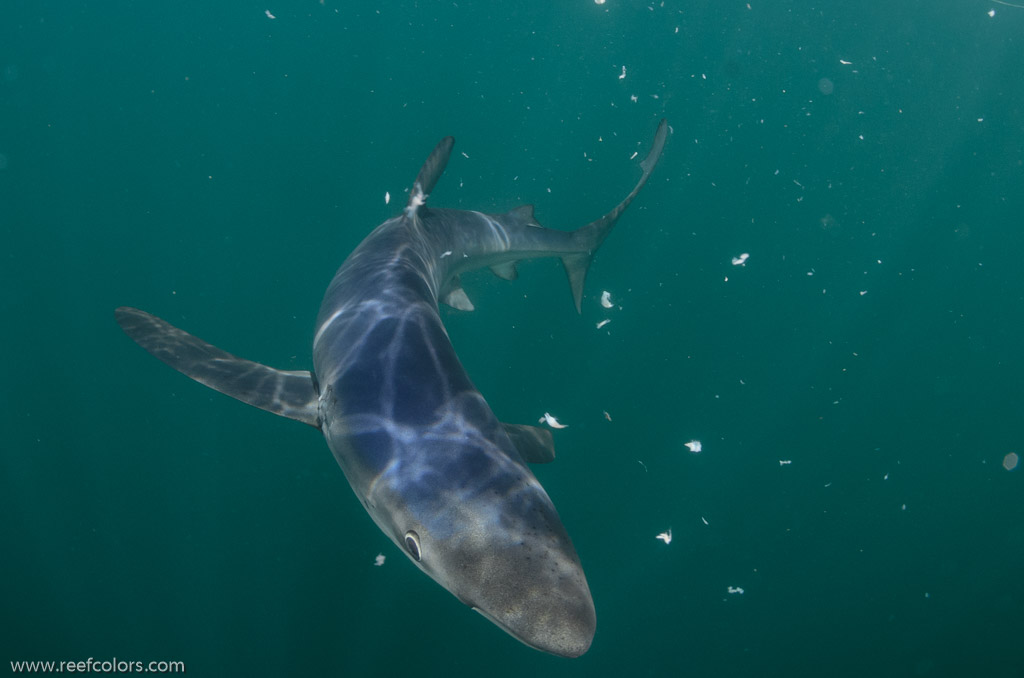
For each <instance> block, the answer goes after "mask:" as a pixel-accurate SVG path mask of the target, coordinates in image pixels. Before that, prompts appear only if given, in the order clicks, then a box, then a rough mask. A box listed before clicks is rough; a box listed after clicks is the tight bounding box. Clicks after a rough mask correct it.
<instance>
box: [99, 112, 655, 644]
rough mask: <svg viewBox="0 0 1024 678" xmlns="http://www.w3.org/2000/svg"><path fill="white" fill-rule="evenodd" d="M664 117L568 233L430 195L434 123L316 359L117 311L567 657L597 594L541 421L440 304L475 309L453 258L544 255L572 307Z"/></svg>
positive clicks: (511, 628) (435, 564) (451, 582)
mask: <svg viewBox="0 0 1024 678" xmlns="http://www.w3.org/2000/svg"><path fill="white" fill-rule="evenodd" d="M667 132H668V129H667V125H666V123H665V121H662V122H661V124H660V125H659V127H658V131H657V133H656V135H655V140H654V143H653V144H652V147H651V149H650V151H649V153H648V155H647V156H646V158H645V160H644V161H643V162H642V163H641V167H642V170H643V174H642V176H641V178H640V180H639V181H638V183H637V184H636V186H635V187H634V189H633V190H632V192H630V193H629V195H628V196H627V197H626V198H625V199H624V200H623V201H622V202H621V203H619V204H618V205H617V206H616V207H615V208H614V209H613V210H612V211H611V212H609V213H608V214H606V215H605V216H603V217H601V218H600V219H598V220H597V221H594V222H591V223H590V224H588V225H586V226H584V227H582V228H580V229H577V230H576V231H557V230H552V229H547V228H543V227H541V226H540V225H539V224H538V223H537V222H536V220H535V219H534V216H533V208H532V207H530V206H523V207H520V208H516V209H514V210H512V211H510V212H507V213H505V214H500V215H493V214H483V213H480V212H473V211H463V210H452V209H436V208H432V207H427V206H426V200H427V196H428V195H429V193H430V192H431V191H432V190H433V188H434V185H435V184H436V183H437V180H438V179H439V178H440V176H441V174H442V173H443V171H444V168H445V165H446V164H447V161H448V157H449V155H450V153H451V149H452V146H453V144H454V140H453V139H452V138H451V137H447V138H445V139H443V140H442V141H441V142H440V143H439V144H438V145H437V147H436V148H435V149H434V151H433V152H432V153H431V154H430V156H429V157H428V158H427V160H426V162H425V163H424V165H423V167H422V169H421V170H420V172H419V174H418V175H417V178H416V181H415V183H414V184H413V188H412V190H411V191H410V197H409V202H408V204H407V206H406V208H405V209H404V210H403V211H402V213H401V214H400V215H398V216H396V217H394V218H392V219H389V220H388V221H386V222H384V223H383V224H381V225H380V226H378V227H377V228H376V229H375V230H374V231H373V232H372V233H370V235H368V236H367V237H366V239H364V240H363V241H362V243H361V244H360V245H359V246H358V247H356V249H355V250H354V251H353V252H352V253H351V254H350V255H349V256H348V258H346V260H345V261H344V263H343V264H342V266H341V268H340V269H339V270H338V272H337V273H336V274H335V276H334V278H333V280H332V281H331V283H330V285H329V286H328V288H327V291H326V293H325V295H324V299H323V302H322V304H321V307H320V313H319V317H318V319H317V329H316V334H315V337H314V342H313V365H314V372H313V373H311V372H307V371H284V370H277V369H274V368H271V367H268V366H265V365H261V364H259V363H255V362H252V361H248V360H244V359H241V358H237V357H235V356H233V355H231V354H229V353H227V352H225V351H222V350H221V349H218V348H216V347H214V346H211V345H210V344H207V343H206V342H204V341H202V340H201V339H198V338H197V337H194V336H192V335H191V334H188V333H187V332H185V331H183V330H180V329H178V328H176V327H174V326H172V325H170V324H169V323H167V322H166V321H163V320H161V319H159V318H157V317H156V316H153V315H151V314H149V313H146V312H144V311H140V310H138V309H134V308H130V307H121V308H118V309H117V310H116V311H115V317H116V319H117V321H118V323H119V324H120V326H121V328H122V329H123V330H124V331H125V332H126V333H127V334H128V336H129V337H131V338H132V339H133V340H135V341H136V342H137V343H138V344H140V345H141V346H142V347H143V348H145V349H146V350H147V351H149V352H150V353H151V354H153V355H154V356H155V357H157V358H159V359H160V360H162V361H163V362H165V363H166V364H168V365H170V366H171V367H173V368H174V369H176V370H178V371H180V372H182V373H183V374H185V375H187V376H189V377H191V378H192V379H195V380H196V381H199V382H200V383H203V384H205V385H206V386H209V387H211V388H213V389H216V390H218V391H220V392H222V393H225V394H226V395H229V396H232V397H234V398H237V399H239V400H241V401H243V402H245V403H248V404H250V405H253V406H255V407H259V408H262V409H264V410H268V411H270V412H273V413H275V414H278V415H281V416H284V417H289V418H291V419H295V420H298V421H301V422H304V423H306V424H309V425H310V426H313V427H316V428H318V429H319V430H321V431H322V432H323V435H324V437H325V438H326V440H327V444H328V446H329V447H330V449H331V451H332V452H333V453H334V456H335V458H336V459H337V461H338V464H339V465H340V466H341V468H342V470H343V471H344V473H345V477H346V478H347V479H348V482H349V484H350V485H351V487H352V490H353V491H354V492H355V494H356V496H357V497H358V498H359V500H360V502H361V503H362V504H363V506H364V507H365V508H366V510H367V512H368V513H369V514H370V516H371V517H372V518H373V520H374V521H375V522H376V523H377V525H378V526H379V527H380V529H381V530H383V531H384V533H385V534H387V535H388V537H390V538H391V540H392V541H394V542H395V544H396V545H397V546H398V547H399V548H400V549H401V550H402V551H403V552H404V553H405V554H406V555H407V556H408V557H409V558H410V559H411V560H412V561H413V562H414V563H415V564H416V566H417V567H419V568H420V569H421V570H423V571H424V572H426V573H427V574H428V575H429V576H430V577H432V578H433V579H434V580H436V581H437V582H438V583H440V584H441V585H442V586H444V587H445V588H446V589H448V591H450V592H451V593H452V594H454V595H455V596H456V597H457V598H458V599H459V600H461V601H462V602H463V603H465V604H466V605H469V606H471V607H472V608H473V609H475V610H476V611H478V612H480V613H481V614H483V615H484V616H485V617H487V618H488V619H490V620H491V621H492V622H494V623H495V624H496V625H498V626H499V627H500V628H502V629H503V630H505V631H506V632H508V633H509V634H511V635H512V636H514V637H515V638H517V639H518V640H520V641H522V642H523V643H526V644H527V645H529V646H531V647H534V648H537V649H539V650H543V651H546V652H550V653H552V654H556V655H560V656H566V657H577V656H580V655H582V654H583V653H584V652H586V651H587V649H588V648H589V647H590V644H591V641H592V640H593V636H594V631H595V627H596V615H595V612H594V603H593V599H592V597H591V594H590V589H589V587H588V585H587V581H586V577H585V575H584V573H583V567H582V565H581V564H580V560H579V557H578V555H577V553H576V550H575V548H574V547H573V544H572V541H571V540H570V538H569V536H568V533H567V532H566V530H565V527H564V526H563V525H562V522H561V520H560V518H559V516H558V512H557V511H556V510H555V507H554V504H553V503H552V502H551V499H550V498H549V497H548V494H547V493H546V492H545V491H544V489H543V488H542V487H541V485H540V483H539V482H538V481H537V479H536V477H535V476H534V475H533V473H532V472H531V471H530V469H529V467H528V466H527V463H528V462H529V463H537V462H546V461H551V460H553V459H554V448H553V444H552V438H551V433H550V431H548V430H546V429H541V428H538V427H533V426H524V425H513V424H502V423H501V422H500V421H499V420H498V419H497V417H496V416H495V415H494V413H493V412H492V411H491V409H490V407H489V406H488V404H487V402H486V401H485V400H484V398H483V396H482V395H481V394H480V392H479V391H477V389H476V388H475V387H474V386H473V384H472V382H471V381H470V379H469V377H468V375H467V374H466V371H465V369H464V368H463V367H462V364H461V363H460V361H459V359H458V357H457V356H456V354H455V349H454V347H453V346H452V344H451V341H450V340H449V338H448V335H447V332H446V331H445V328H444V325H443V324H442V322H441V316H440V314H439V311H438V302H439V301H443V302H445V303H448V304H449V305H451V306H454V307H455V308H460V309H463V310H472V304H471V303H470V302H469V299H468V297H467V296H466V294H465V292H464V291H463V290H462V287H461V285H460V283H459V274H460V273H462V272H464V271H468V270H472V269H477V268H481V267H484V266H490V267H491V268H492V270H494V272H495V273H496V274H498V275H500V276H502V277H505V278H512V277H514V276H515V268H514V266H515V262H517V261H520V260H522V259H528V258H537V257H550V256H557V257H561V259H562V261H563V263H564V265H565V269H566V272H567V274H568V276H569V281H570V286H571V288H572V293H573V300H574V302H575V304H576V308H577V310H579V309H580V303H581V299H582V293H583V282H584V279H585V277H586V272H587V268H588V266H589V264H590V259H591V257H592V255H593V253H594V251H595V250H596V249H597V248H598V246H600V244H601V242H602V241H603V240H604V238H605V236H606V235H607V234H608V232H609V231H610V230H611V228H612V227H613V226H614V224H615V222H616V220H617V219H618V218H619V216H620V215H621V214H622V212H623V210H625V209H626V207H627V206H628V205H629V203H630V202H631V201H632V200H633V198H634V197H635V196H636V195H637V193H638V192H639V190H640V188H642V186H643V185H644V183H645V182H646V181H647V178H648V177H649V176H650V173H651V171H652V170H653V169H654V166H655V164H656V163H657V161H658V158H659V157H660V155H661V151H662V148H663V146H664V144H665V140H666V138H667Z"/></svg>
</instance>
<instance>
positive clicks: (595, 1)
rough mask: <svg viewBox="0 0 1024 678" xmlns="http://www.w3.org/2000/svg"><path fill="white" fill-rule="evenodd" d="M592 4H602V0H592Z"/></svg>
mask: <svg viewBox="0 0 1024 678" xmlns="http://www.w3.org/2000/svg"><path fill="white" fill-rule="evenodd" d="M594 4H595V5H603V4H604V0H594Z"/></svg>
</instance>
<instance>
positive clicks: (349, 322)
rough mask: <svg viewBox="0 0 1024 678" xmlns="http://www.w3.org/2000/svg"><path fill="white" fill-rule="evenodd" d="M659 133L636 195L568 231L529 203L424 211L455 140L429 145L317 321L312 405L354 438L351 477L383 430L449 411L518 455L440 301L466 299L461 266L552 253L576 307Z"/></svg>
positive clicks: (661, 138) (376, 448)
mask: <svg viewBox="0 0 1024 678" xmlns="http://www.w3.org/2000/svg"><path fill="white" fill-rule="evenodd" d="M666 137H667V126H666V124H665V122H664V121H662V123H661V125H660V126H659V128H658V132H657V134H656V136H655V141H654V144H653V145H652V147H651V150H650V152H649V153H648V155H647V157H646V158H645V160H644V161H643V162H642V164H641V166H642V168H643V170H644V171H643V175H642V177H641V179H640V180H639V181H638V183H637V185H636V187H635V188H634V189H633V191H632V192H631V193H630V194H629V195H628V196H627V197H626V198H625V199H624V200H623V201H622V202H621V203H620V204H619V205H617V206H616V207H615V208H614V209H613V210H612V211H611V212H609V213H608V214H606V215H605V216H603V217H601V218H600V219H597V220H596V221H594V222H591V223H590V224H587V225H586V226H584V227H582V228H579V229H577V230H575V231H558V230H552V229H547V228H544V227H542V226H540V224H538V223H537V221H536V220H535V219H534V215H533V208H532V207H531V206H523V207H519V208H516V209H514V210H512V211H510V212H507V213H505V214H500V215H490V214H483V213H480V212H474V211H463V210H452V209H435V208H428V207H426V206H425V205H424V204H423V202H424V201H425V200H426V198H427V195H428V194H429V192H430V190H432V189H433V187H434V185H435V184H436V183H437V181H438V179H439V178H440V176H441V173H442V172H443V171H444V167H445V166H446V164H447V161H448V156H449V154H450V152H451V149H452V145H453V143H454V141H453V140H452V139H451V138H450V137H449V138H446V139H444V140H442V142H441V143H439V144H438V146H437V148H435V150H434V152H433V153H432V154H431V155H430V157H429V158H428V159H427V161H426V163H425V164H424V166H423V168H422V169H421V170H420V173H419V175H418V176H417V179H416V182H415V183H414V187H413V189H412V191H410V200H409V205H408V206H407V207H406V209H405V210H404V211H403V213H402V214H401V215H400V216H398V217H395V218H393V219H390V220H388V221H386V222H385V223H383V224H381V225H380V226H378V227H377V228H376V229H375V230H374V231H373V232H372V233H371V234H370V235H369V236H367V237H366V239H365V240H363V242H362V243H360V245H359V246H358V247H357V248H356V249H355V250H354V251H353V252H352V253H351V254H350V255H349V257H348V258H347V259H346V260H345V262H344V263H343V264H342V266H341V268H340V269H339V270H338V272H337V274H336V275H335V277H334V279H333V280H332V281H331V284H330V285H329V286H328V288H327V291H326V293H325V295H324V299H323V302H322V304H321V307H320V313H319V317H318V319H317V332H316V336H315V340H314V344H313V362H314V366H315V372H316V375H317V378H318V380H319V383H320V388H321V391H322V395H323V396H324V398H322V400H324V399H328V400H329V403H322V404H321V411H323V408H324V407H325V406H329V407H331V409H332V410H333V416H338V417H341V419H342V420H343V421H342V422H340V425H341V426H342V427H343V428H344V429H346V430H347V431H348V432H349V433H348V434H349V436H350V437H351V438H352V443H353V445H352V447H351V448H350V449H349V450H348V455H347V456H348V457H350V458H349V459H342V458H339V462H341V463H342V467H343V468H344V469H345V471H346V474H348V475H349V480H350V481H351V482H353V484H359V483H360V480H363V481H366V482H369V481H371V480H372V478H373V477H375V476H376V474H377V473H379V472H380V471H381V469H382V468H383V467H384V466H385V465H386V464H388V463H389V462H390V461H391V458H392V454H393V452H394V450H395V445H394V443H393V438H394V435H393V433H391V434H385V433H384V429H387V428H389V427H391V428H393V427H399V428H403V427H409V429H410V430H416V429H420V430H422V429H423V428H424V427H431V426H436V425H438V423H439V422H442V421H443V420H450V419H452V418H457V419H458V420H460V421H461V422H463V423H464V424H465V425H466V426H467V427H468V428H469V429H476V430H477V431H479V432H480V433H481V434H483V435H484V436H486V437H488V438H490V439H491V441H492V442H495V443H497V444H498V445H499V446H500V447H502V448H503V449H505V450H506V451H507V452H508V454H509V455H510V456H512V457H513V458H517V459H519V458H520V455H519V454H517V452H516V449H515V445H514V444H513V443H512V442H511V441H510V440H509V439H508V438H507V437H506V435H505V433H504V432H503V431H502V426H501V424H500V423H499V422H498V420H497V418H496V417H495V416H494V414H493V413H492V412H491V410H490V408H489V407H488V405H487V403H486V402H485V401H484V399H483V397H482V396H481V395H480V394H479V393H478V392H477V391H476V389H475V388H474V386H473V384H472V382H471V381H470V379H469V377H468V375H467V374H466V372H465V370H464V368H463V367H462V364H461V362H460V361H459V359H458V356H457V355H456V354H455V350H454V348H453V347H452V345H451V342H450V341H449V339H448V336H447V332H446V331H445V329H444V326H443V324H442V322H441V318H440V315H439V313H438V302H439V300H445V299H449V300H450V299H453V298H455V299H462V300H465V301H464V302H463V303H464V304H469V302H468V298H466V297H465V293H464V292H463V291H462V289H461V285H460V283H459V274H460V273H462V272H464V271H467V270H472V269H476V268H481V267H484V266H490V267H491V268H492V270H494V271H495V272H496V273H497V274H498V275H501V276H502V277H506V278H511V277H515V263H516V262H517V261H519V260H521V259H527V258H538V257H552V256H555V257H560V258H561V259H562V261H563V263H564V264H565V268H566V271H567V274H568V276H569V281H570V286H571V288H572V292H573V297H574V301H575V303H576V306H577V309H579V307H580V298H581V296H582V287H583V281H584V279H585V277H586V272H587V269H588V267H589V265H590V260H591V257H592V256H593V254H594V252H595V251H596V250H597V248H598V247H599V246H600V245H601V243H602V242H603V240H604V238H605V237H606V236H607V235H608V233H609V232H610V231H611V229H612V227H613V226H614V224H615V222H616V221H617V219H618V217H619V216H620V215H621V214H622V212H623V210H625V208H626V207H627V206H628V205H629V203H630V202H631V201H632V200H633V198H634V197H635V196H636V194H637V193H638V192H639V190H640V189H641V188H642V186H643V185H644V183H645V182H646V180H647V178H648V176H649V175H650V172H651V171H652V170H653V168H654V165H655V164H656V162H657V160H658V158H659V156H660V155H661V151H662V148H663V146H664V143H665V140H666ZM455 305H457V306H459V307H466V306H463V305H460V304H459V303H458V302H456V303H455ZM468 308H469V309H471V308H472V305H471V304H469V305H468ZM356 460H358V466H359V467H356V466H355V465H354V464H356Z"/></svg>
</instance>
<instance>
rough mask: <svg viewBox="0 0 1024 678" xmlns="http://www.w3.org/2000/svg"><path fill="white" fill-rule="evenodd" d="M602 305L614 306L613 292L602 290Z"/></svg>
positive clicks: (606, 306)
mask: <svg viewBox="0 0 1024 678" xmlns="http://www.w3.org/2000/svg"><path fill="white" fill-rule="evenodd" d="M601 305H602V306H604V307H605V308H611V307H612V306H613V304H612V295H611V292H608V291H604V292H601Z"/></svg>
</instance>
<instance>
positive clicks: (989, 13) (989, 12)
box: [988, 9, 996, 17]
mask: <svg viewBox="0 0 1024 678" xmlns="http://www.w3.org/2000/svg"><path fill="white" fill-rule="evenodd" d="M988 15H989V16H990V17H993V16H995V15H996V11H995V10H994V9H990V10H989V11H988Z"/></svg>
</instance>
